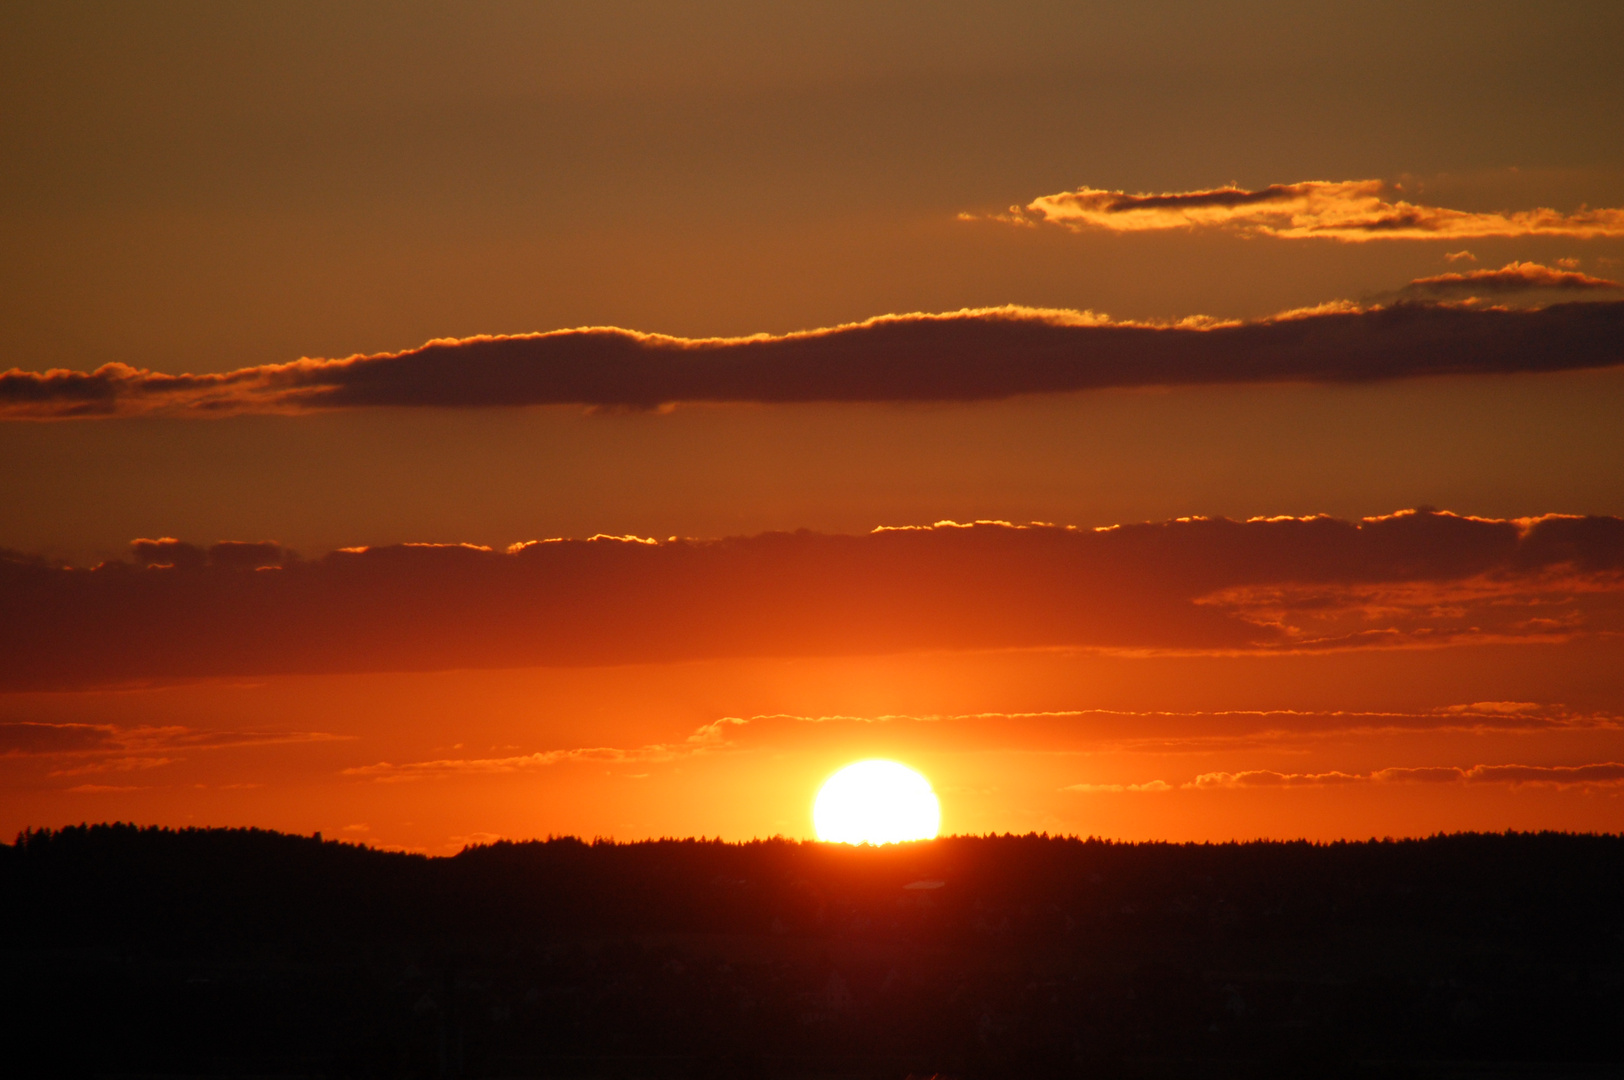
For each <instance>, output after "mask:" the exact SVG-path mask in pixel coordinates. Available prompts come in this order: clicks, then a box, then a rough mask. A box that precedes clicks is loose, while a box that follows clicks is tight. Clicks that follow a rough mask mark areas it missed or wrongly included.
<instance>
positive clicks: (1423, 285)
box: [1397, 262, 1624, 300]
mask: <svg viewBox="0 0 1624 1080" xmlns="http://www.w3.org/2000/svg"><path fill="white" fill-rule="evenodd" d="M1619 289H1624V285H1620V284H1619V283H1618V282H1616V281H1609V280H1608V279H1607V278H1599V277H1592V276H1591V275H1589V274H1581V273H1579V272H1578V271H1576V270H1565V269H1557V268H1554V267H1549V266H1542V265H1541V264H1539V263H1533V262H1509V263H1507V264H1506V265H1504V266H1502V267H1501V268H1500V269H1498V270H1471V271H1468V272H1466V273H1464V274H1438V275H1436V276H1433V277H1424V278H1416V279H1415V280H1414V281H1412V282H1410V283H1409V284H1408V285H1406V286H1404V288H1402V289H1400V290H1399V291H1398V293H1397V296H1398V298H1399V299H1402V300H1460V299H1465V298H1467V297H1480V298H1481V297H1495V298H1499V297H1504V296H1515V295H1518V294H1521V293H1532V292H1548V291H1556V292H1567V293H1576V292H1600V291H1617V290H1619Z"/></svg>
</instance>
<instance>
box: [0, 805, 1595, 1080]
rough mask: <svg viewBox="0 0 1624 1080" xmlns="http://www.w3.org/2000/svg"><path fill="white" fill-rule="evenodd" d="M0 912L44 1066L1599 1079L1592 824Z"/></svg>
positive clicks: (149, 841) (309, 851) (225, 833)
mask: <svg viewBox="0 0 1624 1080" xmlns="http://www.w3.org/2000/svg"><path fill="white" fill-rule="evenodd" d="M0 915H3V917H4V919H5V926H6V927H7V934H6V942H7V944H6V945H5V948H4V953H3V955H4V957H5V961H6V965H5V966H6V971H7V973H8V977H7V979H6V980H5V991H4V994H5V997H4V999H3V1000H0V1015H3V1017H4V1020H3V1021H0V1023H3V1024H4V1030H3V1031H0V1037H3V1039H4V1045H5V1046H6V1047H7V1048H8V1052H9V1054H10V1057H9V1060H12V1061H26V1062H30V1063H37V1064H30V1068H31V1069H34V1070H35V1071H39V1072H53V1071H54V1072H60V1073H65V1074H79V1073H87V1074H88V1073H95V1072H103V1073H106V1072H114V1073H116V1072H129V1073H137V1072H139V1073H147V1074H152V1073H161V1074H177V1075H178V1074H193V1075H195V1074H204V1073H209V1074H236V1073H240V1072H244V1071H251V1072H260V1073H268V1072H275V1073H282V1074H290V1073H291V1074H296V1075H380V1076H382V1075H401V1076H436V1075H557V1076H576V1075H580V1076H586V1075H614V1076H637V1075H651V1076H653V1075H812V1074H821V1075H831V1074H836V1075H875V1076H884V1075H894V1076H898V1077H900V1076H903V1075H905V1074H907V1073H910V1072H912V1073H916V1074H921V1075H926V1074H929V1073H931V1072H945V1073H949V1074H953V1075H961V1076H966V1077H971V1076H1051V1075H1052V1076H1065V1075H1101V1074H1103V1075H1143V1076H1164V1075H1165V1076H1172V1075H1231V1074H1235V1075H1239V1074H1253V1073H1257V1072H1259V1071H1269V1072H1293V1073H1303V1074H1313V1075H1333V1074H1349V1075H1367V1074H1373V1075H1375V1074H1379V1075H1388V1074H1395V1075H1470V1074H1475V1073H1474V1070H1479V1068H1480V1066H1481V1067H1485V1068H1486V1067H1487V1064H1493V1065H1495V1066H1496V1067H1497V1068H1502V1071H1500V1072H1497V1073H1496V1075H1506V1073H1505V1072H1504V1071H1503V1067H1510V1066H1514V1065H1515V1066H1517V1067H1519V1068H1521V1067H1524V1066H1527V1067H1531V1066H1532V1064H1533V1063H1545V1064H1552V1063H1555V1064H1561V1065H1562V1067H1563V1068H1564V1069H1566V1070H1568V1071H1567V1072H1564V1073H1562V1074H1561V1075H1569V1074H1571V1073H1572V1072H1573V1070H1576V1069H1578V1070H1581V1071H1582V1070H1583V1069H1584V1068H1591V1069H1600V1070H1602V1071H1603V1072H1605V1073H1607V1074H1612V1072H1613V1071H1614V1070H1613V1066H1615V1065H1619V1064H1621V1063H1624V1046H1621V1045H1620V1041H1619V1039H1618V1037H1617V1033H1618V1032H1619V1031H1624V838H1620V837H1617V836H1581V835H1569V834H1555V833H1542V834H1505V835H1477V834H1463V835H1455V836H1438V837H1432V838H1429V839H1425V840H1405V841H1379V842H1378V841H1371V842H1365V843H1335V844H1326V845H1316V844H1308V843H1272V842H1269V843H1265V842H1258V843H1246V844H1222V845H1174V844H1117V843H1111V842H1106V841H1099V840H1077V839H1071V838H1051V837H1043V836H992V837H950V838H944V839H941V840H936V841H930V842H925V843H918V844H907V845H898V846H893V847H886V848H880V849H872V848H849V847H844V846H838V845H823V844H811V843H798V842H792V841H784V840H768V841H758V842H752V843H748V844H724V843H720V842H712V841H702V840H665V841H653V842H646V843H635V844H613V843H603V842H597V843H591V844H588V843H583V842H581V841H579V840H576V839H569V838H567V839H555V840H549V841H545V842H531V843H517V844H515V843H499V844H495V845H490V846H481V847H475V848H470V849H467V850H465V851H463V852H462V853H461V854H459V855H457V856H454V857H451V858H442V859H430V858H425V857H422V856H415V855H402V854H394V853H387V852H381V851H375V850H371V849H368V848H364V847H358V846H355V845H350V844H342V843H335V842H331V841H325V842H324V841H321V840H320V839H317V838H311V837H302V836H288V835H283V834H279V833H274V832H267V831H263V830H252V829H230V830H227V829H203V830H197V829H188V830H181V831H172V830H164V829H150V828H149V829H141V828H136V827H134V826H128V825H97V826H89V827H83V826H81V827H78V828H69V829H64V830H61V831H57V832H30V833H25V834H23V835H22V836H20V837H19V838H18V841H17V843H16V844H15V845H13V846H9V847H6V846H3V845H0ZM1473 1063H1478V1064H1473ZM1484 1063H1487V1064H1484ZM1518 1063H1521V1064H1518ZM1539 1075H1548V1074H1547V1073H1540V1074H1539ZM1586 1075H1589V1073H1586Z"/></svg>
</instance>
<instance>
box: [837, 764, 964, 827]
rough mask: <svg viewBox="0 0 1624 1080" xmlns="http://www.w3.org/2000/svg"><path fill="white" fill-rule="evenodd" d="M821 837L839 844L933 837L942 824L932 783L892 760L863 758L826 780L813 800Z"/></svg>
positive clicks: (940, 807)
mask: <svg viewBox="0 0 1624 1080" xmlns="http://www.w3.org/2000/svg"><path fill="white" fill-rule="evenodd" d="M812 827H813V828H814V829H816V830H817V833H818V839H819V840H826V841H830V842H833V843H840V844H895V843H899V842H900V841H903V840H929V839H931V838H932V837H934V836H935V835H936V833H937V831H938V830H939V829H940V828H941V827H942V805H941V803H939V802H937V801H936V793H935V792H934V791H932V790H931V789H930V781H929V780H926V779H925V778H924V777H923V776H921V775H920V774H919V773H917V772H914V771H913V770H912V769H910V768H908V766H906V765H898V764H897V763H896V762H894V761H879V760H874V761H859V762H856V763H855V764H852V765H847V766H846V767H845V768H844V769H841V770H840V771H839V772H837V773H835V774H834V775H833V776H831V777H829V779H828V780H826V781H824V783H823V787H822V788H821V789H819V791H818V798H817V801H816V802H814V803H813V804H812Z"/></svg>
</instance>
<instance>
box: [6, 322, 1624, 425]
mask: <svg viewBox="0 0 1624 1080" xmlns="http://www.w3.org/2000/svg"><path fill="white" fill-rule="evenodd" d="M1619 363H1624V302H1605V303H1585V304H1560V305H1553V306H1551V307H1547V308H1541V309H1537V310H1500V309H1497V308H1491V309H1473V308H1470V307H1464V306H1445V305H1429V304H1397V305H1393V306H1390V307H1382V308H1371V309H1347V308H1341V309H1335V308H1333V309H1328V310H1317V311H1314V312H1309V313H1297V314H1292V315H1284V316H1279V317H1276V318H1273V319H1267V320H1262V321H1258V322H1250V323H1230V324H1202V325H1197V324H1179V325H1172V326H1150V325H1142V324H1133V323H1114V322H1111V321H1109V320H1106V319H1104V318H1101V317H1096V316H1093V315H1090V314H1087V313H1078V312H1057V311H1039V310H1032V309H1025V308H1000V309H989V310H978V311H963V312H956V313H953V314H947V315H896V316H884V317H882V318H877V319H871V320H869V321H867V322H863V323H855V324H851V325H847V326H840V327H835V328H833V329H826V330H814V331H807V332H804V333H795V334H787V335H783V336H777V337H773V336H767V335H760V336H756V337H745V338H706V339H689V338H674V337H664V336H660V335H653V334H642V333H636V332H633V331H628V330H619V329H613V328H590V329H581V330H561V331H555V332H552V333H546V334H530V335H522V336H516V337H477V338H467V339H463V340H455V341H453V340H441V341H432V342H430V343H428V344H427V345H424V346H423V347H422V348H419V349H412V350H410V351H407V352H401V353H383V354H377V355H372V356H355V357H350V358H348V359H344V360H300V361H296V362H294V363H290V364H274V365H264V366H260V367H252V368H242V369H239V370H237V371H231V372H226V373H221V374H212V375H168V374H163V373H160V372H153V371H145V370H138V369H136V368H132V367H128V366H126V365H122V364H109V365H106V366H104V367H101V368H98V369H97V370H95V371H91V372H81V371H66V370H56V371H48V372H43V373H42V372H28V371H20V370H12V371H10V372H7V373H5V374H3V375H0V417H9V418H13V419H18V418H36V419H60V418H68V417H96V416H122V415H143V414H159V415H182V416H221V415H230V414H234V413H243V412H261V413H263V412H284V413H288V412H305V411H310V410H320V409H345V408H368V407H378V406H397V407H417V408H433V407H439V408H483V407H491V406H516V405H584V406H594V407H608V408H617V407H618V408H635V409H645V408H654V407H658V406H660V405H664V404H671V403H681V402H762V403H787V402H886V401H979V400H991V399H1000V398H1007V397H1011V396H1014V395H1019V394H1044V393H1061V392H1067V391H1077V390H1089V389H1097V388H1103V387H1128V386H1168V385H1188V384H1203V383H1245V382H1278V381H1306V382H1359V381H1368V380H1377V379H1395V378H1406V377H1413V376H1422V375H1442V374H1467V373H1485V372H1535V371H1557V370H1566V369H1574V368H1592V367H1602V366H1608V365H1613V364H1619Z"/></svg>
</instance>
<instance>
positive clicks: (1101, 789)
mask: <svg viewBox="0 0 1624 1080" xmlns="http://www.w3.org/2000/svg"><path fill="white" fill-rule="evenodd" d="M1060 790H1061V791H1081V792H1084V793H1087V794H1119V793H1124V792H1147V791H1172V790H1173V785H1172V784H1169V783H1168V782H1167V781H1165V780H1151V781H1148V782H1146V783H1143V784H1070V785H1068V786H1066V787H1063V788H1061V789H1060Z"/></svg>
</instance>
